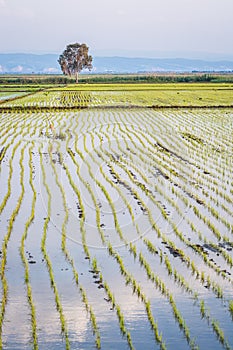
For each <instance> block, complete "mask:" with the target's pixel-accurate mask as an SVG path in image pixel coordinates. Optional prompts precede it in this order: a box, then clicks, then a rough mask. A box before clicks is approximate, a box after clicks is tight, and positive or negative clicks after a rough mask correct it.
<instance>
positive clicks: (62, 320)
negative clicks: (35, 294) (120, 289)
mask: <svg viewBox="0 0 233 350" xmlns="http://www.w3.org/2000/svg"><path fill="white" fill-rule="evenodd" d="M39 154H40V165H41V171H42V181H43V185H44V187H45V189H46V192H47V197H48V202H47V217H46V218H45V220H44V227H43V236H42V240H41V251H42V253H43V256H44V260H45V262H46V265H47V269H48V273H49V278H50V282H51V287H52V289H53V292H54V297H55V303H56V308H57V311H58V313H59V317H60V323H61V332H62V334H63V335H64V337H65V342H66V349H67V350H68V349H70V341H69V337H68V330H67V325H66V320H65V316H64V312H63V307H62V303H61V300H60V296H59V292H58V289H57V286H56V282H55V278H54V274H53V268H52V263H51V260H50V258H49V255H48V253H47V250H46V238H47V230H48V225H49V222H50V216H51V197H52V194H51V191H50V189H49V186H48V183H47V182H46V173H45V168H44V165H43V158H42V146H40V148H39Z"/></svg>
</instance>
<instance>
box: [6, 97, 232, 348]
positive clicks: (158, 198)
mask: <svg viewBox="0 0 233 350" xmlns="http://www.w3.org/2000/svg"><path fill="white" fill-rule="evenodd" d="M17 103H18V102H17ZM0 141H1V144H0V183H1V187H0V227H1V229H0V238H1V248H0V256H1V266H0V273H1V296H0V308H1V311H0V315H1V316H0V348H2V349H11V350H13V349H46V350H49V349H51V350H54V349H58V350H59V349H79V350H81V349H83V350H87V349H94V348H98V349H100V348H101V349H106V350H109V349H115V350H118V349H120V350H124V349H136V350H141V349H147V350H149V349H179V350H186V349H203V350H204V349H207V348H209V349H214V350H217V349H232V348H233V336H232V325H233V268H232V266H233V240H232V234H233V219H232V213H233V186H232V185H233V175H232V168H233V162H232V160H233V158H232V155H233V112H232V109H230V108H229V109H227V108H226V109H221V110H220V109H217V108H212V109H195V110H194V109H188V108H187V109H180V110H179V109H171V110H170V109H164V110H162V109H161V110H159V109H157V110H156V109H153V108H150V109H148V108H137V109H136V108H135V109H134V108H131V109H130V108H116V109H110V108H109V109H108V108H106V109H100V108H93V109H83V110H70V111H56V110H53V111H52V110H51V111H48V112H46V111H43V110H41V111H40V110H35V111H27V110H25V111H23V110H22V111H17V110H16V111H11V112H9V111H8V112H7V111H5V112H4V111H3V112H2V115H1V120H0Z"/></svg>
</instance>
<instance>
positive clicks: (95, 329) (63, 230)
mask: <svg viewBox="0 0 233 350" xmlns="http://www.w3.org/2000/svg"><path fill="white" fill-rule="evenodd" d="M58 146H59V144H58ZM51 148H52V146H51V145H50V148H49V154H50V163H51V166H52V168H53V171H54V174H55V178H56V183H57V186H58V188H59V190H60V192H61V195H62V201H63V206H64V209H65V216H64V220H63V223H62V227H61V233H62V242H61V247H62V251H63V253H64V254H65V257H66V259H67V261H68V262H69V264H70V265H71V267H72V271H73V275H74V279H75V282H76V284H77V286H78V287H79V291H80V293H81V295H82V300H83V302H84V303H85V307H86V310H87V311H88V312H89V314H90V320H91V323H92V327H93V332H94V334H95V337H96V348H97V349H100V348H101V339H100V333H99V330H98V326H97V323H96V317H95V314H94V312H93V310H92V307H91V306H90V305H89V303H88V299H87V295H86V292H85V289H84V287H83V286H82V285H81V284H80V282H79V275H78V272H77V269H76V267H75V262H74V260H73V258H72V257H71V255H70V253H69V251H68V250H67V245H66V240H67V236H66V225H67V222H68V218H69V211H68V207H67V200H66V195H65V191H64V188H63V186H62V184H61V183H60V181H59V178H58V174H57V171H56V167H55V165H54V163H53V161H52V157H51ZM58 152H59V151H58ZM62 164H63V166H64V163H63V161H62ZM82 213H83V212H82ZM83 215H84V213H83ZM87 249H88V248H87V246H86V245H85V246H84V251H85V253H86V254H87V256H90V253H89V252H87Z"/></svg>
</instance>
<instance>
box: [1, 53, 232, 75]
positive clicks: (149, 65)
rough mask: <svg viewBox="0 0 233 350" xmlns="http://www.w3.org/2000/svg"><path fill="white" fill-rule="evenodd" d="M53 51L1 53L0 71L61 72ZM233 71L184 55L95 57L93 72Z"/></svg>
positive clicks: (228, 64)
mask: <svg viewBox="0 0 233 350" xmlns="http://www.w3.org/2000/svg"><path fill="white" fill-rule="evenodd" d="M58 57H59V55H56V54H43V55H36V54H20V53H15V54H0V74H5V73H10V74H15V73H18V74H20V73H21V74H31V73H35V74H57V73H61V70H60V66H59V64H58V62H57V60H58ZM192 71H202V72H212V71H221V72H229V71H232V72H233V61H226V60H224V61H223V60H222V61H207V60H198V59H187V58H164V59H163V58H131V57H130V58H129V57H116V56H115V57H94V58H93V70H92V73H140V72H192Z"/></svg>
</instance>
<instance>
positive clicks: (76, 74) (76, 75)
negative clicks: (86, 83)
mask: <svg viewBox="0 0 233 350" xmlns="http://www.w3.org/2000/svg"><path fill="white" fill-rule="evenodd" d="M75 77H76V84H78V72H76V73H75Z"/></svg>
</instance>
